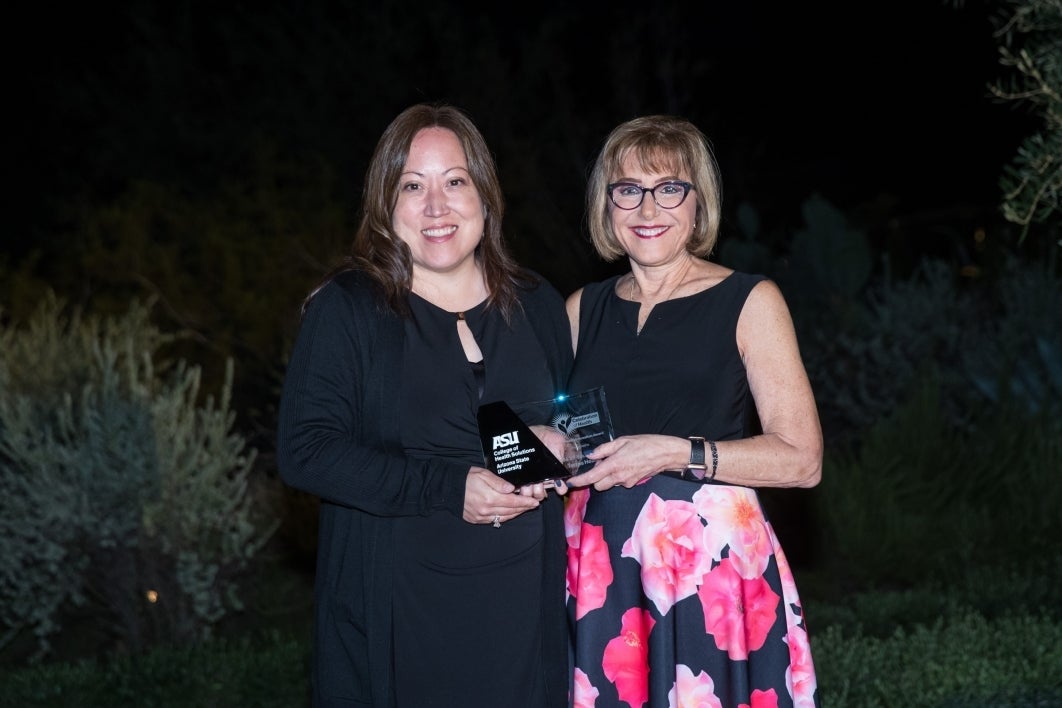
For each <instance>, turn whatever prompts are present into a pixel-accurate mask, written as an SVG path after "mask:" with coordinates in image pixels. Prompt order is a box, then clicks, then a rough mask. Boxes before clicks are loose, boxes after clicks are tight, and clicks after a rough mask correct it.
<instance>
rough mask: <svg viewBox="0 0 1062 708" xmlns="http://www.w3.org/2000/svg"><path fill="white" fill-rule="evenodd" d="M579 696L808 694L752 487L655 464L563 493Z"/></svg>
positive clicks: (812, 687) (680, 702)
mask: <svg viewBox="0 0 1062 708" xmlns="http://www.w3.org/2000/svg"><path fill="white" fill-rule="evenodd" d="M565 531H566V534H567V537H568V607H569V620H570V622H571V630H572V642H573V656H574V663H575V666H574V685H573V689H572V705H573V706H574V707H575V708H611V707H613V706H616V707H622V706H624V705H626V706H631V708H642V707H643V706H644V707H647V708H665V707H667V708H692V707H693V706H697V707H698V708H712V707H718V708H740V707H747V708H775V707H782V706H796V707H798V708H805V707H812V706H817V705H818V703H817V698H816V682H815V670H814V666H813V664H812V660H811V651H810V647H809V644H808V635H807V631H806V629H807V627H806V623H805V621H804V616H803V610H802V608H801V604H800V599H799V597H798V596H797V590H796V585H795V584H794V581H793V575H792V572H791V571H790V568H789V564H788V563H787V561H786V558H785V554H784V553H783V552H782V548H781V546H780V545H779V543H778V539H777V538H776V537H775V534H774V531H773V529H772V528H771V525H770V523H769V522H768V521H767V519H766V518H765V516H764V513H763V509H762V508H761V505H760V501H759V497H758V496H757V494H756V492H755V490H753V489H749V488H746V487H734V486H729V485H723V484H696V483H693V482H690V481H687V480H682V479H678V478H675V477H670V476H666V475H658V476H656V477H653V478H651V479H650V480H648V481H647V482H644V483H642V484H640V485H638V486H636V487H634V488H633V489H624V488H621V487H615V488H613V489H610V490H608V491H605V492H597V491H592V490H588V489H582V490H576V491H572V492H571V493H570V494H569V497H568V500H567V507H566V514H565Z"/></svg>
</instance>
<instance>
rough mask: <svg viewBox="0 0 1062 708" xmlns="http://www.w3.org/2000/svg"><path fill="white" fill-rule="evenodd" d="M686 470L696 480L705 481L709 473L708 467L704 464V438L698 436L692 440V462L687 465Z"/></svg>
mask: <svg viewBox="0 0 1062 708" xmlns="http://www.w3.org/2000/svg"><path fill="white" fill-rule="evenodd" d="M686 469H687V470H689V473H690V476H692V477H693V478H694V479H704V475H705V473H706V472H707V471H708V465H706V464H705V462H704V438H702V437H696V436H694V437H691V438H690V462H689V464H688V465H686Z"/></svg>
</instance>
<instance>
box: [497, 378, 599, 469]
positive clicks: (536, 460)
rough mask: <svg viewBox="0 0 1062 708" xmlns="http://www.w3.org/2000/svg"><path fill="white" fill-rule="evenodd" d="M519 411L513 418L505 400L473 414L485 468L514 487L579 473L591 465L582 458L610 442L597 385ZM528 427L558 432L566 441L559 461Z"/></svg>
mask: <svg viewBox="0 0 1062 708" xmlns="http://www.w3.org/2000/svg"><path fill="white" fill-rule="evenodd" d="M519 408H520V414H519V415H517V413H516V412H515V411H514V410H513V409H512V408H510V407H509V404H507V403H506V402H504V401H495V402H493V403H486V404H484V405H481V406H480V407H479V413H478V415H477V419H478V422H479V433H480V441H481V443H482V445H483V456H484V458H485V460H486V466H487V468H488V469H490V470H492V471H493V472H494V473H495V474H497V475H499V476H501V477H504V478H505V479H506V480H508V481H509V482H511V483H512V484H514V485H516V486H517V487H521V486H523V485H525V484H535V483H537V482H543V481H546V480H554V479H564V478H566V477H570V476H571V475H573V474H579V473H580V472H585V471H586V470H588V469H590V468H591V467H593V466H594V461H593V460H589V459H587V457H586V454H587V453H588V452H590V451H591V450H593V449H594V448H595V447H597V446H598V445H600V444H601V443H604V442H607V441H609V440H612V438H613V431H612V419H611V417H610V416H609V413H608V406H607V405H606V403H605V391H604V389H603V388H601V387H598V388H594V389H590V390H588V391H584V392H582V393H578V394H574V395H570V396H569V395H560V396H557V397H556V398H553V399H550V400H548V401H536V402H533V403H526V404H523V405H521V406H519ZM529 425H547V426H550V427H552V428H554V429H556V430H558V431H560V432H561V433H563V434H564V435H565V437H567V438H568V442H569V445H567V446H566V448H565V455H564V459H563V460H560V459H558V458H557V457H556V455H554V454H553V453H552V452H551V451H550V450H549V448H547V447H546V445H545V444H544V443H543V442H542V441H541V440H539V439H538V436H536V435H535V434H534V433H533V432H531V429H530V428H529V427H528V426H529Z"/></svg>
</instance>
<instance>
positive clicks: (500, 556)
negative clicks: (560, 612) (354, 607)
mask: <svg viewBox="0 0 1062 708" xmlns="http://www.w3.org/2000/svg"><path fill="white" fill-rule="evenodd" d="M410 305H411V308H412V314H413V317H412V318H411V319H410V320H409V321H408V322H407V323H406V345H405V352H404V360H403V370H404V376H403V378H404V381H403V387H402V388H403V394H402V400H401V402H400V410H401V411H402V444H403V447H404V448H405V450H406V453H407V454H408V455H411V456H424V457H433V456H434V457H439V456H442V457H449V458H452V459H455V460H460V461H462V462H465V463H467V464H469V465H479V466H482V465H483V459H484V458H483V449H482V446H481V444H480V439H479V433H478V428H477V424H476V411H477V408H478V406H479V404H480V403H481V402H483V403H486V402H489V401H495V400H504V401H506V402H508V403H509V404H510V405H511V406H512V407H513V408H514V410H516V412H517V413H521V412H522V411H521V404H523V403H531V402H535V401H542V400H547V399H550V398H552V397H553V396H554V391H553V382H552V377H551V375H550V372H549V369H548V367H547V365H546V356H545V353H544V351H543V349H542V347H541V345H540V344H539V342H538V340H537V339H536V338H535V336H534V332H533V330H532V328H531V326H530V324H529V323H528V322H527V320H526V319H525V318H524V317H523V316H522V315H521V314H520V313H519V312H518V313H516V314H515V315H514V319H513V324H512V327H511V328H510V327H509V326H508V325H506V323H505V321H504V320H503V319H502V317H501V315H500V314H499V313H498V312H497V311H496V310H493V309H491V310H488V309H486V308H485V306H484V305H483V304H481V305H479V306H477V307H475V308H472V309H471V310H469V311H467V312H465V313H464V318H465V321H466V322H467V323H468V325H469V329H470V330H471V332H472V334H473V335H474V336H475V338H476V342H477V343H478V345H479V347H480V350H481V351H482V353H483V367H482V376H478V375H477V374H476V373H475V370H474V367H473V366H472V365H471V364H470V362H469V361H468V360H467V359H466V356H465V353H464V351H463V349H462V347H461V342H460V340H459V338H458V334H457V316H456V314H455V313H452V312H447V311H445V310H442V309H440V308H438V307H436V306H435V305H433V304H431V303H429V302H428V301H426V300H424V299H422V298H420V297H418V296H416V295H412V296H411V297H410ZM481 385H482V387H483V390H482V395H481V394H480V390H479V388H480V386H481ZM541 422H543V423H545V422H547V421H541ZM394 548H395V558H394V562H395V574H394V603H393V606H394V608H395V610H394V618H393V619H394V657H395V666H394V671H395V695H396V699H397V705H398V706H399V708H404V707H409V708H414V707H416V708H420V707H421V706H445V707H447V708H449V707H451V706H462V707H463V708H464V707H468V708H474V707H476V706H483V707H484V708H486V707H488V706H489V707H490V708H495V707H496V706H499V705H506V706H528V707H529V708H531V707H533V708H540V707H542V706H545V705H546V697H545V688H544V687H545V679H544V678H543V672H544V669H543V661H542V636H541V592H540V588H541V578H542V573H543V548H544V544H543V519H542V510H541V509H536V510H534V511H531V512H527V513H525V514H522V515H520V516H518V517H517V518H515V519H513V520H511V521H507V522H505V523H503V524H502V525H501V527H500V528H494V527H493V526H491V525H490V524H470V523H467V522H465V521H464V520H463V519H460V518H457V517H456V516H454V515H453V514H452V513H450V512H447V511H437V512H434V513H432V514H430V515H428V516H408V517H401V518H397V519H396V520H395V538H394Z"/></svg>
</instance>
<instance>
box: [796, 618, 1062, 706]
mask: <svg viewBox="0 0 1062 708" xmlns="http://www.w3.org/2000/svg"><path fill="white" fill-rule="evenodd" d="M811 643H812V652H813V654H814V659H815V669H816V678H817V680H818V685H819V693H820V695H821V697H822V705H823V708H879V707H880V708H885V707H887V706H903V708H920V707H922V706H925V707H926V708H930V707H932V708H942V707H944V706H953V707H955V708H958V707H959V706H962V707H963V708H968V707H971V706H1054V705H1059V704H1060V701H1062V680H1060V677H1062V622H1059V621H1058V619H1057V618H1056V619H1050V618H1046V617H1040V616H1034V615H1018V616H1004V617H1000V618H998V619H995V620H987V619H985V618H984V617H982V616H981V615H980V614H977V613H975V612H968V613H966V614H962V615H959V616H948V617H944V618H940V619H937V620H936V621H934V622H932V623H930V624H926V625H916V626H914V627H913V628H906V627H900V628H897V629H896V630H895V632H894V633H893V634H892V635H890V636H888V637H886V638H877V637H867V636H864V635H863V634H862V633H860V632H858V631H857V632H854V633H853V632H846V631H845V630H843V629H842V628H840V627H838V626H832V627H828V628H826V629H825V630H824V631H823V632H820V633H818V634H813V635H812V637H811Z"/></svg>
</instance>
